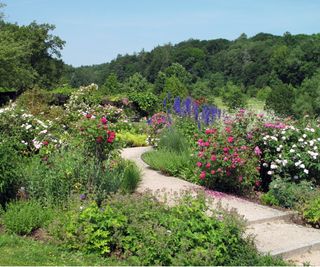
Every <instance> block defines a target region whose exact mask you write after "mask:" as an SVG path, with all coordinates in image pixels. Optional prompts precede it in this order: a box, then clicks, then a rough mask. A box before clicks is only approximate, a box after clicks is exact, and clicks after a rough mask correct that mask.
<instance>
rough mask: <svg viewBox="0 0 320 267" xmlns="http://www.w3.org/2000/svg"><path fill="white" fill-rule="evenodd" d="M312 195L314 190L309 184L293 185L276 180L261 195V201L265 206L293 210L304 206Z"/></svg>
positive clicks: (279, 179)
mask: <svg viewBox="0 0 320 267" xmlns="http://www.w3.org/2000/svg"><path fill="white" fill-rule="evenodd" d="M314 194H315V188H314V186H313V184H312V183H311V182H307V181H301V182H300V183H295V182H293V181H291V180H284V179H281V178H277V179H275V180H273V181H272V182H271V183H270V185H269V191H268V193H266V194H264V195H262V197H261V200H262V202H263V203H265V204H267V205H275V206H282V207H285V208H294V207H298V206H300V205H302V204H304V203H305V202H306V201H308V200H309V199H310V198H311V197H312V196H313V195H314Z"/></svg>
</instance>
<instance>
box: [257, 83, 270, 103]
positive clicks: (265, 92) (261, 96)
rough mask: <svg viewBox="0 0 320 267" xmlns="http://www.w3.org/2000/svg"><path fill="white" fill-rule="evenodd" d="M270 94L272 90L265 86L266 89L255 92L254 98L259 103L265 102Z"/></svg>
mask: <svg viewBox="0 0 320 267" xmlns="http://www.w3.org/2000/svg"><path fill="white" fill-rule="evenodd" d="M271 93H272V89H271V88H270V87H269V86H267V87H264V88H262V89H260V90H259V91H258V92H257V95H256V97H257V98H258V99H259V100H261V101H265V100H267V99H268V97H269V96H270V94H271Z"/></svg>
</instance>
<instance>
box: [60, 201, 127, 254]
mask: <svg viewBox="0 0 320 267" xmlns="http://www.w3.org/2000/svg"><path fill="white" fill-rule="evenodd" d="M126 222H127V218H126V217H125V216H124V215H121V214H119V213H118V212H117V211H116V210H113V209H112V208H111V207H109V206H106V207H104V208H103V209H100V208H99V207H98V205H97V204H95V203H92V204H91V205H90V206H88V207H87V208H86V209H84V210H83V211H82V212H81V213H80V214H75V216H74V217H73V218H71V221H70V222H69V224H68V227H67V233H66V234H67V238H68V247H69V248H72V249H77V250H82V251H84V252H89V253H100V254H102V255H107V254H108V253H110V252H111V246H113V245H114V244H113V242H114V241H113V236H112V235H113V234H114V232H116V231H121V228H123V227H124V225H125V223H126Z"/></svg>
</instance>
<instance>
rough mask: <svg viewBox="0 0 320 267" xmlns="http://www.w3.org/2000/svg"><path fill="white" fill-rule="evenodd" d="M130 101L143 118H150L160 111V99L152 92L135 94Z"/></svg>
mask: <svg viewBox="0 0 320 267" xmlns="http://www.w3.org/2000/svg"><path fill="white" fill-rule="evenodd" d="M129 99H130V100H131V101H132V102H133V104H134V105H136V107H137V109H138V111H139V113H140V115H141V116H149V115H151V114H153V113H154V112H155V111H156V110H157V109H158V102H159V99H158V97H157V96H156V95H155V94H153V93H152V92H133V93H130V94H129Z"/></svg>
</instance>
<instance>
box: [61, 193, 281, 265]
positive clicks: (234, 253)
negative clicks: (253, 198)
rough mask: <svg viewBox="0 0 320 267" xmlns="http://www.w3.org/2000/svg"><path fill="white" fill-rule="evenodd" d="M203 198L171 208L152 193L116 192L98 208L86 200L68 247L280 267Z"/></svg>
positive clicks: (167, 261) (154, 261)
mask: <svg viewBox="0 0 320 267" xmlns="http://www.w3.org/2000/svg"><path fill="white" fill-rule="evenodd" d="M207 210H208V206H207V204H206V201H205V199H204V198H203V197H200V196H198V197H196V198H193V197H190V196H186V197H185V198H183V200H182V201H181V202H180V204H178V205H177V206H175V207H172V208H169V207H168V206H166V205H165V204H161V203H157V202H155V201H154V199H153V196H151V195H145V196H137V195H131V196H127V195H115V196H112V197H111V198H109V199H108V200H107V204H105V205H102V208H98V206H97V205H96V204H90V205H89V206H87V207H86V208H84V209H83V210H82V211H80V213H77V214H75V215H74V216H73V217H72V220H71V221H70V223H69V225H68V230H67V235H66V236H67V238H68V244H69V247H71V248H73V249H77V250H82V251H86V252H96V253H100V254H102V255H104V256H108V257H112V256H118V257H121V259H124V260H126V261H127V262H128V263H129V264H130V265H260V264H266V265H283V264H285V263H284V262H283V261H281V260H278V259H273V258H272V257H270V256H261V255H260V254H259V253H258V252H257V251H256V249H255V248H254V246H253V243H252V240H251V239H249V238H244V237H243V231H244V227H243V226H244V223H243V222H242V221H240V219H238V217H237V216H235V215H234V214H230V213H227V212H225V211H223V210H211V214H212V216H211V217H208V216H207V215H206V211H207Z"/></svg>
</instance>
